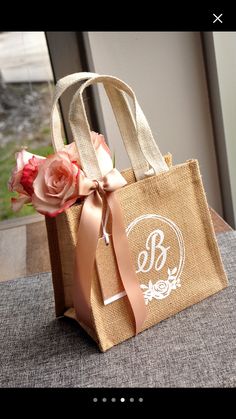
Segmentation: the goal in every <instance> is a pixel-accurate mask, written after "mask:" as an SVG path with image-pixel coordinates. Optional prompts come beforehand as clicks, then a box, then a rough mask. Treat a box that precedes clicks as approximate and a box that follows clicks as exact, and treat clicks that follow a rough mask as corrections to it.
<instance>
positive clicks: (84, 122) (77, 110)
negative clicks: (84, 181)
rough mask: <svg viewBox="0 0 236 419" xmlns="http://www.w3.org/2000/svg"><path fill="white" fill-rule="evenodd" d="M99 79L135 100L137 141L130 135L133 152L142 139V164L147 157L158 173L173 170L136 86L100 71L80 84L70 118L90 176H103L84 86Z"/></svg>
mask: <svg viewBox="0 0 236 419" xmlns="http://www.w3.org/2000/svg"><path fill="white" fill-rule="evenodd" d="M98 82H103V83H104V86H108V84H110V85H112V86H113V87H115V88H116V89H118V90H121V91H123V92H125V93H127V94H128V95H129V96H130V97H131V98H132V100H133V102H134V109H135V112H134V113H135V121H136V131H137V135H136V139H133V142H130V138H129V147H130V151H131V155H132V156H133V150H134V147H135V146H134V144H135V143H136V144H137V142H138V143H139V145H140V148H141V151H142V160H141V161H140V163H141V165H142V161H143V160H144V159H146V161H147V162H148V163H149V165H150V166H151V168H152V169H153V170H154V173H155V174H157V173H160V172H162V171H167V170H169V168H168V166H167V164H166V162H165V160H164V158H163V156H162V154H161V152H160V150H159V148H158V146H157V144H156V142H155V140H154V138H153V136H152V132H151V129H150V127H149V125H148V122H147V120H146V117H145V115H144V113H143V111H142V109H141V107H140V106H139V104H138V101H137V99H136V96H135V94H134V92H133V90H132V89H131V88H130V87H129V86H128V85H127V84H126V83H124V82H123V81H121V80H120V79H118V78H116V77H113V76H107V75H98V76H95V77H94V78H92V79H90V80H87V81H86V82H85V83H83V84H82V86H80V88H79V89H78V90H77V92H76V93H75V95H74V97H73V100H72V102H71V105H70V111H69V121H70V125H71V130H72V134H73V136H74V140H75V142H76V145H77V147H78V152H79V155H80V161H81V164H82V168H83V170H84V172H85V174H86V176H87V177H89V178H92V179H100V178H101V177H102V173H101V171H100V168H99V164H98V161H97V157H96V153H95V150H94V147H93V145H92V142H91V137H90V128H89V124H88V119H87V115H86V111H85V106H84V102H83V91H84V89H85V88H86V87H88V86H90V85H92V84H95V83H98ZM122 112H124V109H122ZM134 140H135V141H134ZM91 162H92V164H91ZM142 177H145V171H143V173H142Z"/></svg>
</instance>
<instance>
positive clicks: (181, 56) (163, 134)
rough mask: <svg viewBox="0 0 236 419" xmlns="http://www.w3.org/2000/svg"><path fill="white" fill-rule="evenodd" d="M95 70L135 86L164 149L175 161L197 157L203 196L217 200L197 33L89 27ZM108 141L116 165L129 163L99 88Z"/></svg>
mask: <svg viewBox="0 0 236 419" xmlns="http://www.w3.org/2000/svg"><path fill="white" fill-rule="evenodd" d="M88 40H89V44H90V50H91V57H92V60H93V65H94V69H95V71H97V72H98V73H104V74H112V75H115V76H118V77H120V78H121V79H123V80H124V81H126V82H127V83H128V84H130V85H131V87H132V88H133V89H134V90H135V92H136V94H137V97H138V100H139V102H140V104H141V106H142V108H143V109H144V111H145V114H146V116H147V119H148V120H149V123H150V126H151V128H152V130H153V134H154V137H155V139H156V141H158V145H159V147H160V149H161V151H162V152H163V153H165V152H167V151H170V152H171V153H172V154H173V156H174V161H175V163H180V162H183V161H184V160H186V159H189V158H197V159H199V162H200V166H201V171H202V174H203V181H204V184H205V188H206V191H207V196H208V201H209V203H210V205H211V206H213V207H214V208H215V209H216V210H217V211H218V212H219V213H220V214H221V213H222V204H221V196H220V188H219V179H218V173H217V165H216V156H215V148H214V141H213V132H212V123H211V117H210V111H209V102H208V93H207V87H206V77H205V71H204V63H203V56H202V47H201V40H200V34H199V33H197V32H196V33H193V32H88ZM99 91H100V95H101V102H102V109H103V112H104V119H105V127H106V134H107V137H108V142H109V144H110V145H111V146H112V149H113V150H115V153H116V161H117V165H118V167H119V168H126V167H128V166H130V164H129V160H128V158H127V156H126V154H125V151H124V148H123V147H122V146H121V141H120V136H119V132H118V129H117V127H116V123H115V120H114V117H113V115H112V112H111V109H110V107H109V104H108V102H107V100H106V98H105V95H104V94H103V92H101V89H99Z"/></svg>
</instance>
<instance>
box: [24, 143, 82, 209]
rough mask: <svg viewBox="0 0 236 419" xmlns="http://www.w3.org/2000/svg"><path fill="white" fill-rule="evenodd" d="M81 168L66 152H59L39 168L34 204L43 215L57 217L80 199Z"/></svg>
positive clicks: (35, 184)
mask: <svg viewBox="0 0 236 419" xmlns="http://www.w3.org/2000/svg"><path fill="white" fill-rule="evenodd" d="M79 172H80V169H79V166H78V164H77V162H74V161H72V157H71V156H70V155H69V153H67V152H66V151H59V152H58V153H55V154H53V155H51V156H48V157H47V159H46V160H45V161H44V162H43V163H42V164H41V165H40V166H39V170H38V175H37V177H36V179H35V180H34V182H33V189H34V193H33V195H32V204H33V205H34V207H35V209H36V210H37V211H38V212H40V213H41V214H44V215H48V216H50V217H55V216H56V215H57V214H60V213H61V212H63V211H64V210H65V209H66V208H68V207H70V206H71V205H72V204H74V202H75V201H76V200H77V199H78V177H79Z"/></svg>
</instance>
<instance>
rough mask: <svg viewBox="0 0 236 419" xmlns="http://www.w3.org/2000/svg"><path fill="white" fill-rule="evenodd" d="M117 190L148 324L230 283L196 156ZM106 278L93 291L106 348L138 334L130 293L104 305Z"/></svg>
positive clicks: (97, 278) (96, 280) (99, 279)
mask: <svg viewBox="0 0 236 419" xmlns="http://www.w3.org/2000/svg"><path fill="white" fill-rule="evenodd" d="M117 195H118V197H119V201H120V204H121V207H122V210H123V214H124V219H125V225H126V228H127V235H128V238H129V244H130V249H131V254H132V259H133V262H134V265H135V270H136V272H137V275H138V278H139V281H140V285H141V287H142V291H143V294H144V298H145V302H146V304H147V310H148V316H147V319H146V322H145V324H144V328H143V329H146V328H148V327H150V326H152V325H154V324H156V323H158V322H159V321H161V320H163V319H166V318H167V317H169V316H171V315H173V314H175V313H177V312H179V311H181V310H183V309H184V308H186V307H189V306H191V305H192V304H195V303H197V302H199V301H201V300H202V299H204V298H206V297H208V296H210V295H212V294H214V293H215V292H217V291H219V290H221V289H222V288H224V287H225V286H227V279H226V276H225V273H224V270H223V266H222V263H221V259H220V255H219V252H218V248H217V244H216V240H215V236H214V230H213V226H212V222H211V218H210V214H209V210H208V206H207V202H206V198H205V194H204V191H203V187H202V182H201V176H200V173H199V169H198V164H197V162H196V161H190V162H187V163H185V164H184V165H180V166H176V167H173V168H171V169H170V171H169V172H166V173H163V174H160V175H158V176H154V177H152V178H148V179H145V180H143V181H140V182H137V183H135V184H133V185H129V186H127V187H126V188H123V189H121V190H120V191H118V193H117ZM109 259H110V258H108V257H107V256H106V260H107V261H106V263H107V264H108V265H109ZM111 260H112V258H111ZM104 263H105V262H104ZM106 272H109V266H106ZM113 275H114V269H113ZM106 278H107V275H106V277H103V275H102V274H101V271H100V272H99V275H98V274H97V273H96V274H95V278H94V283H93V290H92V308H93V315H94V319H95V323H96V329H97V333H98V336H99V339H100V344H101V348H102V350H106V349H108V348H109V347H111V346H113V345H115V344H117V343H119V342H121V341H123V340H125V339H127V338H129V337H131V336H133V334H134V321H133V317H132V313H131V310H130V307H129V303H128V301H127V297H123V298H120V299H118V300H116V301H114V302H112V303H110V304H108V305H106V306H105V305H104V302H103V299H102V294H101V288H100V284H99V282H102V285H103V286H104V287H106V284H104V282H105V281H106ZM116 278H118V272H117V269H116ZM114 280H115V278H114Z"/></svg>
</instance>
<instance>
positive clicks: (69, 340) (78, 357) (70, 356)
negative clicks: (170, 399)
mask: <svg viewBox="0 0 236 419" xmlns="http://www.w3.org/2000/svg"><path fill="white" fill-rule="evenodd" d="M218 243H219V246H220V250H221V254H222V257H223V261H224V265H225V268H226V271H227V273H228V278H229V282H230V286H229V287H228V288H227V289H225V290H223V291H221V292H220V293H218V294H215V295H214V296H212V297H210V298H208V299H206V300H204V301H202V302H201V303H199V304H196V305H194V306H192V307H190V308H188V309H186V310H184V311H182V312H181V313H179V314H177V315H176V316H173V317H171V318H170V319H168V320H165V321H163V322H161V323H160V324H158V325H156V326H154V327H152V328H151V329H149V330H147V331H145V332H143V333H142V334H140V335H138V336H137V337H135V338H133V339H130V340H128V341H126V342H124V343H122V344H120V345H118V346H116V347H114V348H112V349H111V350H109V351H108V352H106V353H104V354H103V353H100V352H99V351H98V349H97V346H96V345H95V343H94V342H93V341H92V340H91V339H90V338H89V337H88V336H87V335H86V333H85V332H84V331H83V330H82V329H81V328H80V327H79V326H77V324H76V323H75V322H73V321H70V320H69V319H60V320H57V319H55V315H54V301H53V290H52V284H51V274H50V273H45V274H40V275H34V276H32V277H27V278H19V279H16V280H12V281H7V282H3V283H0V295H1V298H0V386H1V387H235V386H236V345H235V337H236V330H235V324H236V322H235V320H236V315H235V285H236V232H233V231H229V232H226V233H221V234H219V235H218Z"/></svg>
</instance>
